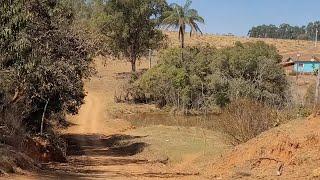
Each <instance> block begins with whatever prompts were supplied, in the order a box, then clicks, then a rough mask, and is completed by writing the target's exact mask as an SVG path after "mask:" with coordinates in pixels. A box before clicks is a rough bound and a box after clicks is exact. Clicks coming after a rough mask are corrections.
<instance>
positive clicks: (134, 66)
mask: <svg viewBox="0 0 320 180" xmlns="http://www.w3.org/2000/svg"><path fill="white" fill-rule="evenodd" d="M136 60H137V59H136V57H132V58H131V71H132V72H136Z"/></svg>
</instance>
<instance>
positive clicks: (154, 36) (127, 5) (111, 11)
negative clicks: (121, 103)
mask: <svg viewBox="0 0 320 180" xmlns="http://www.w3.org/2000/svg"><path fill="white" fill-rule="evenodd" d="M166 6H167V5H166V1H165V0H130V1H129V0H110V1H107V2H106V5H105V11H104V13H105V16H106V18H104V20H103V22H102V27H101V29H102V34H104V35H105V37H106V38H107V42H108V48H109V49H110V51H111V53H112V54H113V55H115V56H123V57H125V58H127V59H129V61H130V62H131V65H132V71H133V72H134V71H135V70H136V60H137V59H138V58H140V57H141V56H143V55H145V54H146V53H147V52H148V50H149V49H158V48H159V47H160V46H161V45H162V40H163V39H164V35H163V34H162V32H161V31H160V30H159V29H158V28H157V27H158V26H159V25H160V21H161V17H162V12H163V10H164V9H165V8H166Z"/></svg>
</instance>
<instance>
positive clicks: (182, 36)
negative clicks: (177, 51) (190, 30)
mask: <svg viewBox="0 0 320 180" xmlns="http://www.w3.org/2000/svg"><path fill="white" fill-rule="evenodd" d="M181 48H182V49H183V48H184V33H182V34H181Z"/></svg>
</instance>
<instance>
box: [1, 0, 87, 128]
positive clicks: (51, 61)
mask: <svg viewBox="0 0 320 180" xmlns="http://www.w3.org/2000/svg"><path fill="white" fill-rule="evenodd" d="M0 11H1V13H0V73H1V80H0V94H2V95H0V96H2V98H1V97H0V113H1V115H3V117H6V115H7V114H8V113H9V114H10V110H11V109H12V107H13V106H19V109H20V110H21V115H22V117H20V118H21V120H22V121H23V122H24V123H25V124H27V125H29V126H30V127H31V128H30V129H29V130H34V131H37V132H38V130H39V129H38V128H39V124H40V122H39V121H41V116H42V115H45V117H46V118H51V117H52V116H54V115H56V114H61V115H64V114H65V113H72V114H75V113H77V111H78V109H79V107H80V105H81V104H82V103H83V98H84V96H85V92H84V89H83V79H84V78H87V77H89V76H90V75H91V74H92V73H93V69H92V68H91V67H90V63H91V57H90V54H91V51H90V49H88V48H87V46H86V43H85V42H84V41H83V40H81V39H80V38H78V37H77V36H76V35H75V34H74V32H73V31H72V28H71V24H72V23H73V20H74V16H73V15H74V11H72V9H70V8H69V7H68V6H66V5H65V3H64V1H59V0H41V1H40V0H29V1H25V0H15V1H12V0H4V1H2V3H1V5H0ZM1 99H2V100H1ZM46 105H47V106H46ZM45 107H47V108H45Z"/></svg>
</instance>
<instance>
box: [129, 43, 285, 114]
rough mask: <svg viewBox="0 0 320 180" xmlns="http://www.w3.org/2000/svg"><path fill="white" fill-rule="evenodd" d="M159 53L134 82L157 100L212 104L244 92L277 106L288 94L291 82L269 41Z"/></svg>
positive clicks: (196, 105)
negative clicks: (150, 66)
mask: <svg viewBox="0 0 320 180" xmlns="http://www.w3.org/2000/svg"><path fill="white" fill-rule="evenodd" d="M181 51H183V52H181ZM181 53H183V60H182V59H181V57H182V56H181ZM160 54H161V55H160V58H159V59H160V61H159V64H158V65H157V66H155V67H154V68H152V69H150V70H149V71H147V72H146V73H145V74H143V75H142V77H141V78H140V79H138V80H137V81H135V82H134V83H133V87H134V88H137V89H140V90H141V91H142V92H143V93H145V94H148V95H149V97H150V98H151V99H152V100H153V102H155V103H162V104H163V105H166V106H174V107H177V108H180V109H199V110H207V109H212V108H213V107H224V106H226V105H227V104H228V103H230V102H231V101H234V100H236V99H238V98H243V97H245V98H248V99H252V100H256V101H259V102H263V103H266V104H269V105H274V106H283V105H284V104H285V103H286V101H287V99H288V93H287V90H288V82H287V79H286V76H285V73H284V71H283V69H282V68H281V67H280V66H278V63H279V62H280V60H281V56H280V55H279V54H278V53H277V50H276V48H275V47H273V46H270V45H267V44H265V43H264V42H256V43H245V44H242V43H239V42H238V43H236V46H235V47H230V48H224V49H219V50H218V49H215V48H212V47H207V46H204V47H189V48H185V49H184V50H181V49H179V48H171V49H167V50H164V51H163V52H161V53H160ZM141 91H140V92H141Z"/></svg>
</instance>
